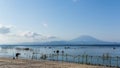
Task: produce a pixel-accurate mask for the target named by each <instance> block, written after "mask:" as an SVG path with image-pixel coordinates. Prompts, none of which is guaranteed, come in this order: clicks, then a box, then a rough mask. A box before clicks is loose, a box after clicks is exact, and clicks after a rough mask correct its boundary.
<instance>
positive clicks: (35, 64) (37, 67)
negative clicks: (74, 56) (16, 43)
mask: <svg viewBox="0 0 120 68" xmlns="http://www.w3.org/2000/svg"><path fill="white" fill-rule="evenodd" d="M0 68H109V67H104V66H92V65H84V64H75V63H67V62H63V63H62V62H57V61H37V60H24V59H16V60H13V59H10V58H0ZM111 68H113V67H111Z"/></svg>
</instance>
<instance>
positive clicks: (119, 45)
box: [0, 44, 120, 47]
mask: <svg viewBox="0 0 120 68" xmlns="http://www.w3.org/2000/svg"><path fill="white" fill-rule="evenodd" d="M0 46H118V47H120V44H76V45H71V44H65V45H64V44H62V45H60V44H57V45H41V44H40V45H39V44H38V45H37V44H31V45H18V44H16V45H15V44H14V45H11V44H10V45H0Z"/></svg>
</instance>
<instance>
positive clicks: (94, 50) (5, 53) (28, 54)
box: [0, 45, 120, 66]
mask: <svg viewBox="0 0 120 68" xmlns="http://www.w3.org/2000/svg"><path fill="white" fill-rule="evenodd" d="M23 48H29V49H30V50H23ZM57 50H59V55H58V56H55V57H53V56H52V57H51V56H50V55H52V54H56V51H57ZM62 51H64V55H66V54H67V55H70V56H67V59H66V57H65V56H64V57H63V56H61V55H63V53H62ZM16 53H21V55H20V56H19V58H25V59H33V58H36V59H38V60H40V59H41V58H40V57H41V56H42V55H48V58H47V60H53V59H54V60H59V61H61V60H64V61H69V62H78V58H76V59H75V57H76V56H79V55H88V56H103V55H105V54H107V55H109V56H111V57H117V56H118V57H120V46H36V45H31V46H28V45H26V46H23V45H22V46H20V45H19V46H17V45H16V46H15V45H14V46H11V45H4V46H0V57H10V58H12V57H15V54H16ZM33 53H34V54H33ZM33 56H34V57H33ZM79 60H80V61H81V62H83V63H84V61H86V59H83V58H79ZM98 60H99V62H98ZM98 60H96V59H94V60H90V58H88V61H89V62H91V63H99V64H100V63H101V64H105V63H106V64H108V63H109V62H108V61H109V60H108V61H106V62H104V63H103V59H101V58H99V59H98ZM115 60H116V59H115ZM111 63H112V65H113V66H114V65H119V66H120V62H117V63H116V61H114V59H112V60H111Z"/></svg>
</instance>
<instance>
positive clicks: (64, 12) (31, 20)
mask: <svg viewBox="0 0 120 68" xmlns="http://www.w3.org/2000/svg"><path fill="white" fill-rule="evenodd" d="M81 35H90V36H93V37H96V38H98V39H101V40H105V41H117V42H120V0H0V43H1V44H2V43H16V42H17V43H18V42H34V41H47V40H51V39H63V40H70V39H73V38H76V37H79V36H81Z"/></svg>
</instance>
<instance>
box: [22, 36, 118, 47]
mask: <svg viewBox="0 0 120 68" xmlns="http://www.w3.org/2000/svg"><path fill="white" fill-rule="evenodd" d="M22 44H23V45H80V44H82V45H94V44H116V43H114V42H106V41H102V40H99V39H96V38H94V37H92V36H87V35H84V36H80V37H78V38H75V39H72V40H70V41H64V40H59V41H49V42H25V43H21V45H22Z"/></svg>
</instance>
